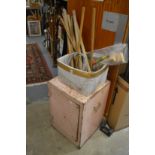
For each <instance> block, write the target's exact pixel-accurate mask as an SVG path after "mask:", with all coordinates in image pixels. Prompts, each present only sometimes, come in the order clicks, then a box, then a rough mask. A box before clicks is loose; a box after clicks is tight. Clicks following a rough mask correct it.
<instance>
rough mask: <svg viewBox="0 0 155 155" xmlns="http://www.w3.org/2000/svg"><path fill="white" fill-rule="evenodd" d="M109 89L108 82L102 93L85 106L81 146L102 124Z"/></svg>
mask: <svg viewBox="0 0 155 155" xmlns="http://www.w3.org/2000/svg"><path fill="white" fill-rule="evenodd" d="M109 87H110V83H109V82H108V84H106V86H105V87H104V88H102V90H100V92H98V93H97V94H95V95H94V96H93V97H92V98H90V99H89V100H88V102H87V103H86V105H85V106H84V111H83V120H82V134H81V135H82V137H81V145H82V144H83V143H84V142H85V141H86V140H87V139H88V137H90V136H91V135H92V134H93V133H94V132H95V130H96V129H97V128H98V127H99V125H100V123H101V120H102V117H103V112H104V109H105V105H106V101H107V97H108V92H109Z"/></svg>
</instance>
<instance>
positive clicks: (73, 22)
mask: <svg viewBox="0 0 155 155" xmlns="http://www.w3.org/2000/svg"><path fill="white" fill-rule="evenodd" d="M84 15H85V7H82V12H81V21H80V27H79V25H78V22H77V18H76V12H75V10H73V11H72V16H71V15H69V14H67V12H66V10H65V9H63V13H62V17H60V20H61V22H62V24H63V26H64V28H65V30H66V33H67V44H68V53H72V52H73V51H75V52H78V55H77V56H76V57H74V58H73V59H72V60H71V63H70V65H71V66H72V67H75V68H78V69H81V70H85V71H88V72H91V71H92V69H91V66H92V65H91V60H92V57H93V50H94V49H93V48H94V45H92V53H91V55H90V57H89V58H88V56H87V53H86V50H85V46H84V43H83V39H82V30H83V22H84ZM95 15H96V9H95V8H93V18H94V20H93V22H94V24H93V25H94V26H92V27H93V28H92V34H93V36H92V44H94V32H95V31H94V30H95ZM84 63H85V64H84Z"/></svg>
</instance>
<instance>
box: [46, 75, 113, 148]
mask: <svg viewBox="0 0 155 155" xmlns="http://www.w3.org/2000/svg"><path fill="white" fill-rule="evenodd" d="M109 86H110V82H109V81H106V82H105V83H104V84H102V85H100V86H99V87H98V88H97V89H96V91H95V92H94V93H92V94H91V95H89V96H84V95H82V94H80V93H79V92H77V91H75V90H74V89H72V88H70V87H68V86H67V85H65V84H64V83H62V82H61V81H60V80H59V79H58V77H56V78H54V79H52V80H51V81H49V82H48V90H49V101H50V114H51V123H52V126H53V127H54V128H56V129H57V130H58V131H59V132H60V133H61V134H63V135H64V136H65V137H66V138H67V139H69V140H70V141H71V142H73V143H74V144H75V145H77V146H78V147H81V146H82V145H83V144H84V143H85V142H86V141H87V140H88V138H89V137H90V136H92V134H93V133H94V132H95V131H96V130H97V128H98V127H99V125H100V122H101V120H102V117H103V112H104V109H105V105H106V101H107V96H108V91H109ZM51 138H52V137H51Z"/></svg>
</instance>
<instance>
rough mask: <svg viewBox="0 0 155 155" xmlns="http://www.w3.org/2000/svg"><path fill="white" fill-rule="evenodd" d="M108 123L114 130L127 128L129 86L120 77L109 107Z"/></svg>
mask: <svg viewBox="0 0 155 155" xmlns="http://www.w3.org/2000/svg"><path fill="white" fill-rule="evenodd" d="M108 123H109V125H110V127H112V128H113V129H114V130H120V129H122V128H125V127H128V126H129V84H128V83H127V82H126V81H125V80H123V79H122V78H121V77H119V78H118V83H117V94H116V96H115V100H114V103H113V104H111V106H110V111H109V115H108Z"/></svg>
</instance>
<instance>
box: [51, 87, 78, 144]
mask: <svg viewBox="0 0 155 155" xmlns="http://www.w3.org/2000/svg"><path fill="white" fill-rule="evenodd" d="M79 111H80V106H79V105H78V104H76V103H74V102H72V101H71V100H70V99H69V98H67V97H66V96H65V95H64V94H63V93H62V92H61V91H60V90H58V89H52V94H51V96H50V112H51V115H52V125H53V126H54V127H55V128H56V129H57V130H58V131H59V132H61V133H62V134H63V135H64V136H66V137H67V138H69V139H70V140H71V141H74V142H75V141H77V140H78V122H79Z"/></svg>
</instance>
